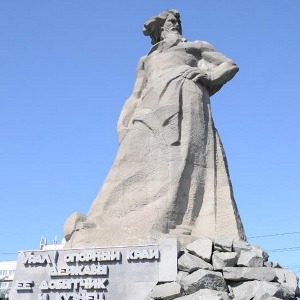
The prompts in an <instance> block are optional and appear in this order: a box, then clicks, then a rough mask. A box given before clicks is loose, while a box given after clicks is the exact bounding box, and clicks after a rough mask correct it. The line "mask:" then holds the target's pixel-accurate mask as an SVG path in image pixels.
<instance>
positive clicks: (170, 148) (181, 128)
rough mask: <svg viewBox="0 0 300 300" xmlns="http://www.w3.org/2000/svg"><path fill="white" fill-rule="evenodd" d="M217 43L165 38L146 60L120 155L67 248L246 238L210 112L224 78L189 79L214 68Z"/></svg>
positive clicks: (125, 119) (127, 113) (124, 121)
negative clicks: (210, 54)
mask: <svg viewBox="0 0 300 300" xmlns="http://www.w3.org/2000/svg"><path fill="white" fill-rule="evenodd" d="M211 48H212V46H211V45H209V44H208V43H206V42H200V41H196V42H186V41H184V40H180V41H178V40H177V41H175V42H172V43H171V42H169V43H168V42H166V41H163V42H161V43H159V44H157V45H155V46H154V47H153V48H152V49H151V51H150V52H149V54H148V55H147V56H146V57H144V58H143V59H142V61H141V64H140V67H139V68H140V72H141V73H142V76H140V77H142V78H137V80H140V81H141V83H140V84H139V85H140V87H139V90H140V91H139V93H136V95H138V96H136V95H134V94H133V95H132V96H131V97H130V98H129V100H128V101H127V103H126V104H125V106H124V109H123V112H122V113H121V116H120V121H119V130H120V131H122V129H123V136H122V138H121V139H120V140H121V143H120V146H119V150H118V153H117V156H116V158H115V161H114V163H113V166H112V168H111V170H110V172H109V174H108V176H107V178H106V180H105V182H104V184H103V186H102V189H101V190H100V192H99V194H98V196H97V197H96V199H95V201H94V203H93V205H92V207H91V209H90V211H89V213H88V214H87V217H86V218H83V219H82V221H83V222H76V224H75V225H74V229H75V230H74V233H73V234H72V237H71V239H70V241H69V246H73V247H74V246H78V245H80V246H92V245H93V246H94V245H120V244H137V243H147V242H153V241H155V240H157V239H158V238H161V237H178V238H179V239H182V241H184V240H185V239H186V238H188V237H190V238H191V239H193V238H199V237H204V236H206V237H216V236H231V237H233V238H237V239H245V233H244V230H243V226H242V223H241V219H240V216H239V213H238V210H237V207H236V204H235V200H234V197H233V192H232V186H231V182H230V178H229V173H228V168H227V162H226V157H225V153H224V150H223V147H222V144H221V141H220V137H219V134H218V132H217V130H216V128H215V126H214V122H213V119H212V115H211V107H210V98H209V96H210V95H212V94H214V93H215V92H216V91H218V90H219V89H220V88H221V86H222V84H220V85H216V86H204V85H203V84H201V83H199V82H194V81H193V80H192V79H190V78H191V77H192V76H191V74H193V72H198V71H199V72H206V73H208V74H209V73H210V72H212V71H213V70H214V68H216V66H215V65H214V64H212V63H210V62H208V61H205V60H204V59H203V57H202V56H201V53H202V52H203V51H205V50H207V49H208V50H211ZM128 107H129V108H128ZM124 130H125V134H124ZM75 227H76V228H75Z"/></svg>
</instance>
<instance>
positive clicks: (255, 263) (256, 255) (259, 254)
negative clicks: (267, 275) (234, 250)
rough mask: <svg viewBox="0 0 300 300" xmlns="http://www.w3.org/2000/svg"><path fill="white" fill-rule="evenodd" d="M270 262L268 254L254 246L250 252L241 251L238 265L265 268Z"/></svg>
mask: <svg viewBox="0 0 300 300" xmlns="http://www.w3.org/2000/svg"><path fill="white" fill-rule="evenodd" d="M267 260H268V254H267V253H266V252H265V251H264V250H263V249H262V248H260V247H258V246H252V247H251V249H250V250H241V252H240V257H239V259H238V261H237V265H238V266H241V267H255V268H257V267H263V265H264V262H265V261H267Z"/></svg>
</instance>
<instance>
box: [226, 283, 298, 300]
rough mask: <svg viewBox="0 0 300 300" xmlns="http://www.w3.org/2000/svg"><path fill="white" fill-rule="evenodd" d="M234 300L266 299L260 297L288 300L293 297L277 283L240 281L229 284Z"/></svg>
mask: <svg viewBox="0 0 300 300" xmlns="http://www.w3.org/2000/svg"><path fill="white" fill-rule="evenodd" d="M231 287H232V290H233V294H234V300H252V299H253V298H254V297H256V299H268V298H262V297H277V298H279V299H290V297H292V296H293V295H292V294H291V293H289V292H288V291H287V290H286V289H285V288H283V287H282V286H281V285H280V284H279V283H276V282H266V281H258V280H254V281H245V282H243V281H240V282H237V283H234V282H233V283H231Z"/></svg>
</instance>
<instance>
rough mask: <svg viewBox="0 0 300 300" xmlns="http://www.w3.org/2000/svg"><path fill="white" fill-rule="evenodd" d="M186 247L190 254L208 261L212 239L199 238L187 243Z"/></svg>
mask: <svg viewBox="0 0 300 300" xmlns="http://www.w3.org/2000/svg"><path fill="white" fill-rule="evenodd" d="M186 249H187V250H188V252H190V253H191V254H194V255H196V256H198V257H200V258H202V259H203V260H205V261H206V262H210V261H211V256H212V251H213V241H212V240H211V239H209V238H201V239H199V240H196V241H194V242H192V243H190V244H189V245H187V246H186Z"/></svg>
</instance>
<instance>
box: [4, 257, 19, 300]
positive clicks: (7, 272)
mask: <svg viewBox="0 0 300 300" xmlns="http://www.w3.org/2000/svg"><path fill="white" fill-rule="evenodd" d="M16 265H17V262H16V261H0V299H8V292H9V289H10V287H11V285H12V282H13V279H14V274H15V269H16Z"/></svg>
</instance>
